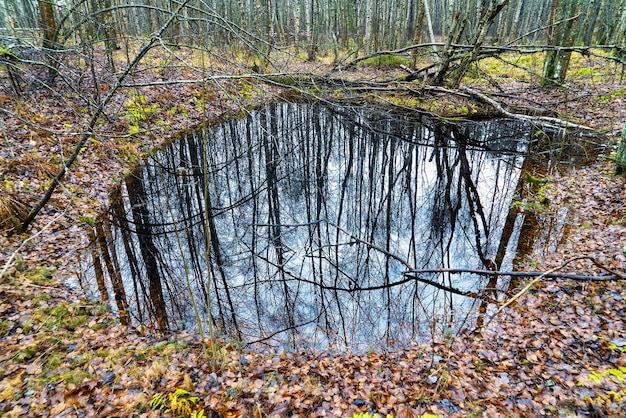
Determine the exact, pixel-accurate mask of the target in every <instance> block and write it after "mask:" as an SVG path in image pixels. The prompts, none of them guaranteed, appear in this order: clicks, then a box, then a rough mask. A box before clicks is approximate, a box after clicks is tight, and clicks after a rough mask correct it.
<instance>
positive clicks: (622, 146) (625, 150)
mask: <svg viewBox="0 0 626 418" xmlns="http://www.w3.org/2000/svg"><path fill="white" fill-rule="evenodd" d="M615 173H616V174H618V175H620V176H623V175H624V174H626V123H625V124H624V129H623V130H622V137H621V138H620V140H619V146H618V147H617V161H616V167H615Z"/></svg>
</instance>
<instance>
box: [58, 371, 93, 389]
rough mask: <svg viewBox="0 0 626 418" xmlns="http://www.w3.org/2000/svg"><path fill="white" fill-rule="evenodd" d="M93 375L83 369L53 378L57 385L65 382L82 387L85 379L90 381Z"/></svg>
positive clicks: (66, 372) (62, 373) (63, 373)
mask: <svg viewBox="0 0 626 418" xmlns="http://www.w3.org/2000/svg"><path fill="white" fill-rule="evenodd" d="M90 377H91V375H90V374H89V373H88V372H87V371H85V370H83V369H71V370H66V371H64V372H61V373H59V374H57V375H55V376H52V377H51V379H52V381H56V383H60V382H65V383H69V384H74V385H80V384H81V383H83V381H84V380H85V379H89V378H90Z"/></svg>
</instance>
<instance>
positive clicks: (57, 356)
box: [43, 353, 65, 371]
mask: <svg viewBox="0 0 626 418" xmlns="http://www.w3.org/2000/svg"><path fill="white" fill-rule="evenodd" d="M64 358H65V357H64V356H63V355H62V354H61V353H51V354H50V355H49V356H48V357H47V358H46V360H45V363H44V367H43V370H44V371H50V370H55V369H56V368H58V367H59V365H61V363H62V362H63V359H64Z"/></svg>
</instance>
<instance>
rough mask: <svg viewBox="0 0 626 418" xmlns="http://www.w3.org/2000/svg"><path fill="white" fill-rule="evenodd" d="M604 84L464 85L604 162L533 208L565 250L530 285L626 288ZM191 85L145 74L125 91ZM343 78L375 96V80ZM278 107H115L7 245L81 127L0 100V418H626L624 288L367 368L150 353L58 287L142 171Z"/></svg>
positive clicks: (146, 100)
mask: <svg viewBox="0 0 626 418" xmlns="http://www.w3.org/2000/svg"><path fill="white" fill-rule="evenodd" d="M602 68H603V64H602V63H591V64H590V63H586V62H582V63H579V64H578V67H576V66H573V69H572V74H571V77H570V78H569V79H568V82H567V84H568V88H567V89H563V88H546V87H541V86H539V84H538V82H537V81H536V80H534V79H533V78H532V77H530V76H528V77H526V76H521V75H520V76H517V75H514V74H513V75H512V73H510V72H509V73H503V72H500V73H498V74H495V75H493V76H492V77H491V78H490V80H489V82H488V83H487V82H485V81H483V79H480V80H479V79H477V80H467V82H466V85H468V86H472V87H473V88H474V89H479V90H481V91H483V92H485V91H491V92H492V93H494V94H497V96H494V97H497V98H498V99H499V100H502V101H503V102H505V103H507V104H509V105H510V106H512V107H511V108H515V106H518V107H519V106H521V107H525V108H528V107H531V108H535V109H540V111H541V112H545V109H550V115H551V116H558V117H561V118H567V119H569V120H572V121H575V122H576V123H580V124H586V125H589V126H592V127H594V128H596V129H598V130H599V131H602V132H604V133H605V134H606V137H604V138H602V139H601V140H600V141H602V142H603V143H604V144H605V145H607V148H606V151H605V152H604V153H601V154H600V155H598V156H597V158H591V156H588V157H589V158H588V159H589V163H588V164H586V165H583V166H577V167H573V168H570V169H568V170H567V171H566V172H565V173H564V174H563V175H560V174H559V172H558V171H553V172H551V173H549V174H548V175H549V178H550V180H551V181H549V182H548V183H547V184H545V185H544V186H543V187H542V191H541V200H542V201H543V202H547V201H549V205H546V204H544V205H543V207H542V209H541V212H542V213H541V214H540V215H539V217H538V219H539V222H542V221H541V220H542V219H544V220H546V222H547V220H548V219H553V218H554V217H558V218H559V219H561V225H562V227H563V231H562V236H561V237H560V238H559V239H557V240H556V242H553V243H552V244H553V245H550V246H547V247H546V248H541V249H539V248H537V249H535V250H536V251H534V252H531V253H529V254H527V255H526V256H525V259H524V260H520V265H519V268H520V269H522V270H524V269H526V270H538V271H548V270H550V269H560V271H562V272H570V273H576V274H580V275H592V276H599V275H601V274H606V273H607V271H611V272H613V273H618V274H620V275H624V274H626V268H625V265H626V209H625V203H626V181H625V179H624V177H619V176H615V175H614V174H613V169H614V167H613V163H611V161H610V159H608V158H607V156H608V153H609V151H610V149H611V147H610V145H613V144H615V141H616V139H617V137H618V135H619V132H620V130H621V126H623V124H624V122H626V93H625V90H626V83H624V82H620V81H619V79H618V77H617V76H616V75H615V73H612V74H608V75H607V74H606V73H603V72H602V71H603V70H602ZM582 69H585V70H584V71H583V70H582ZM576 71H578V72H576ZM190 76H193V74H187V73H185V70H183V69H172V70H171V71H170V72H169V73H167V74H157V73H150V72H149V71H147V72H139V73H138V75H137V76H136V77H137V79H136V80H133V81H135V82H139V81H141V82H146V81H150V80H161V79H166V78H167V79H175V78H179V79H188V78H189V77H190ZM352 76H353V77H355V78H363V77H371V79H375V78H376V77H380V71H378V70H371V69H368V68H365V69H360V70H359V71H355V72H354V73H352ZM388 76H389V73H385V77H388ZM0 77H3V78H4V77H5V74H0ZM105 81H106V79H105ZM103 83H105V82H103ZM496 85H497V86H498V88H494V86H496ZM280 93H281V92H280V90H279V89H277V88H273V87H272V88H270V87H267V86H265V85H263V84H261V83H259V82H258V81H257V80H256V79H254V78H247V79H235V80H223V81H220V82H219V84H214V85H211V86H208V88H207V89H206V90H205V91H204V93H203V92H202V90H201V89H199V88H198V86H197V85H193V84H182V85H176V86H175V87H174V86H167V85H156V86H150V87H141V88H136V89H135V88H125V89H123V90H121V91H120V94H119V95H117V96H116V97H115V98H114V100H113V101H112V103H111V104H110V105H109V106H108V107H107V112H106V118H104V119H103V120H104V122H103V123H102V124H101V125H99V126H98V129H97V132H96V134H95V135H94V136H93V137H92V138H91V139H90V141H89V142H88V143H87V145H86V147H85V149H84V150H83V152H82V154H81V156H80V158H79V160H78V162H77V163H76V164H75V165H74V167H73V168H72V169H71V170H70V171H69V173H68V174H67V175H66V177H65V179H64V180H63V182H62V187H60V188H59V189H58V190H57V192H56V193H55V194H54V195H53V198H52V199H51V201H50V203H49V204H48V205H47V206H46V207H45V208H44V210H43V211H42V212H41V214H40V215H39V216H38V217H37V218H36V220H35V222H34V223H33V225H32V226H31V228H30V229H29V230H28V231H27V233H19V232H18V231H16V230H15V228H13V231H12V232H11V231H9V230H10V229H11V228H12V227H13V226H14V225H13V223H14V222H15V217H13V218H12V216H11V214H12V213H13V214H15V213H17V214H19V213H20V212H23V211H24V208H25V207H26V206H32V205H33V204H35V203H36V202H37V201H38V200H39V199H40V198H41V196H42V195H43V193H44V192H45V187H46V185H47V184H48V182H49V181H50V176H51V174H55V173H56V171H58V169H59V167H60V165H61V164H62V163H63V161H64V159H65V158H67V155H68V154H69V153H70V152H71V149H72V148H73V146H74V145H75V144H76V143H77V142H78V138H79V134H80V129H81V127H84V126H85V125H86V121H87V120H88V118H89V113H90V112H89V109H88V106H86V105H85V104H84V103H81V102H80V100H79V99H77V98H68V97H71V94H67V95H65V96H64V95H53V94H51V93H50V92H48V91H46V90H43V89H42V88H39V87H36V86H31V88H30V89H27V90H25V92H24V93H23V95H22V97H21V98H20V99H19V100H16V99H15V97H14V96H13V95H12V94H11V92H10V91H9V90H8V86H7V85H6V83H0V108H1V109H3V116H2V119H0V121H1V123H2V135H3V138H2V142H1V143H0V177H1V179H2V181H3V183H2V199H1V200H0V212H1V211H3V210H8V212H6V213H4V214H3V217H2V219H3V221H4V224H3V225H2V228H3V229H4V230H5V233H4V234H3V235H2V236H1V237H0V248H1V252H0V257H2V259H1V260H0V261H1V263H0V269H4V270H3V271H2V275H1V276H0V364H1V365H2V366H1V367H0V416H3V417H18V416H55V417H57V416H58V417H65V416H67V417H74V416H78V417H83V416H107V417H113V416H124V417H126V416H141V417H150V416H159V414H160V412H159V411H158V409H159V407H161V408H162V409H164V410H165V409H167V408H170V409H172V410H173V411H174V412H176V413H175V414H173V415H174V416H186V415H187V416H191V415H192V414H194V413H195V415H196V416H202V415H201V413H200V411H203V413H204V416H257V417H266V416H280V417H282V416H301V417H305V416H348V417H349V416H352V415H353V414H356V413H359V412H370V413H378V414H380V415H381V416H384V415H386V414H392V415H393V416H394V417H419V416H423V415H424V414H427V413H430V414H435V415H438V416H441V417H448V416H451V417H466V416H471V417H478V416H489V417H493V416H554V417H569V416H572V417H575V416H592V417H604V416H607V417H619V416H626V327H625V326H624V318H625V317H626V289H625V287H624V286H625V285H624V283H623V282H621V281H608V282H579V281H577V282H575V281H570V280H560V279H559V280H546V279H540V280H537V281H532V282H531V281H525V282H523V283H522V284H521V285H520V287H521V286H524V285H529V286H530V288H529V290H528V291H527V292H524V293H523V294H521V295H519V298H518V299H517V301H516V303H514V304H511V305H510V306H508V307H507V308H506V309H504V310H503V311H502V312H501V313H499V315H497V316H496V317H495V319H494V320H493V321H492V322H490V323H489V325H488V327H487V328H486V329H484V330H483V331H482V332H481V333H479V334H469V333H461V334H459V335H457V336H446V337H445V338H443V337H442V338H440V339H437V340H436V341H432V342H428V343H424V342H419V343H415V344H414V345H413V346H412V347H410V348H407V349H405V350H399V351H393V352H385V351H376V352H367V353H363V354H353V353H348V354H336V353H327V352H321V351H313V350H305V349H303V350H295V351H284V350H283V351H281V350H277V351H274V352H267V351H265V350H263V351H255V350H254V348H246V349H241V348H240V347H238V346H237V344H235V343H233V342H230V343H229V342H227V341H225V342H222V343H219V344H215V345H212V346H211V345H206V344H201V343H200V342H198V341H197V337H196V336H194V335H190V334H187V333H185V332H179V333H175V334H171V335H168V336H159V335H155V334H152V333H150V332H146V331H145V329H140V328H139V329H133V328H127V327H122V326H121V325H120V324H119V322H118V321H117V320H116V318H115V317H114V316H113V315H112V314H111V312H110V309H108V307H106V306H104V305H103V304H102V303H100V302H98V301H96V300H88V299H87V298H85V296H84V295H83V294H82V293H81V291H80V290H79V289H75V288H71V287H70V286H68V284H67V283H68V282H69V281H75V278H76V276H77V275H78V274H80V272H81V268H82V267H81V263H80V262H79V255H78V254H79V252H80V251H81V250H83V249H85V248H87V247H88V244H89V243H88V239H87V233H86V229H87V228H88V227H89V224H90V223H92V222H93V221H94V220H96V219H97V216H98V212H99V211H100V210H101V209H102V208H103V206H104V205H105V203H106V201H107V195H108V190H109V188H110V187H111V186H112V185H113V184H114V183H115V182H116V181H119V179H120V178H121V176H123V174H124V173H125V172H126V171H127V170H128V169H130V168H131V167H132V166H133V164H135V163H136V162H137V161H138V159H140V158H141V156H142V155H146V154H147V153H149V152H150V151H151V150H152V149H154V148H158V147H160V146H162V145H163V144H164V143H166V142H167V141H169V140H172V138H173V137H174V134H173V133H175V132H180V131H183V130H187V129H190V128H193V127H194V126H196V125H197V124H198V123H200V122H202V121H203V120H205V118H206V117H208V118H209V119H210V120H219V119H220V118H222V117H224V116H232V115H234V114H237V113H241V112H242V111H243V110H245V109H246V108H249V107H250V106H253V105H254V104H255V103H260V102H263V101H268V100H274V99H276V98H278V97H279V96H280ZM344 94H345V93H344ZM370 95H371V96H373V95H374V94H373V93H370ZM455 97H456V98H455ZM366 99H367V98H366ZM369 99H372V97H369ZM375 99H376V100H382V99H381V97H380V96H377V97H376V98H375ZM384 100H387V99H384ZM387 101H389V102H390V103H394V104H396V105H397V104H398V103H400V102H401V103H402V104H403V105H404V106H406V105H407V104H409V103H410V104H411V105H414V106H420V107H421V108H422V109H425V110H428V111H431V112H435V113H444V114H447V115H448V116H464V117H471V116H475V115H479V114H482V113H484V112H485V106H484V105H475V104H474V103H473V102H472V101H471V100H469V99H468V98H466V97H463V96H454V95H450V94H447V93H445V92H438V93H434V96H433V95H431V96H429V97H423V98H420V99H419V100H417V101H416V99H415V98H414V97H412V98H405V97H400V98H398V97H393V98H392V99H389V100H387ZM205 105H206V106H205ZM203 107H204V108H205V109H206V112H207V115H208V116H207V115H203V112H202V109H203ZM583 155H584V153H583ZM546 199H547V200H546ZM6 208H8V209H6ZM540 228H541V225H540ZM582 257H588V258H582ZM590 259H593V260H594V261H595V264H594V263H593V262H592V261H590ZM598 265H601V266H602V268H599V267H598ZM509 296H513V294H510V295H509ZM158 394H161V395H163V397H159V396H158ZM155 395H157V396H156V397H155ZM196 397H197V398H196ZM151 401H152V405H150V404H151ZM185 414H186V415H185Z"/></svg>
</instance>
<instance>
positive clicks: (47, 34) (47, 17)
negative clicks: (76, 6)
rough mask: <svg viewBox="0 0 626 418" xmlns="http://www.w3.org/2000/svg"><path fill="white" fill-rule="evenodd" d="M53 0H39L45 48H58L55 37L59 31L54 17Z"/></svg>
mask: <svg viewBox="0 0 626 418" xmlns="http://www.w3.org/2000/svg"><path fill="white" fill-rule="evenodd" d="M52 1H53V0H39V17H40V20H41V22H40V24H41V31H42V32H43V47H44V48H45V49H49V50H54V49H56V47H55V45H56V42H55V38H56V31H57V23H56V19H55V17H54V4H53V3H52Z"/></svg>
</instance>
